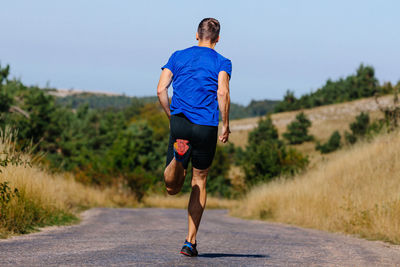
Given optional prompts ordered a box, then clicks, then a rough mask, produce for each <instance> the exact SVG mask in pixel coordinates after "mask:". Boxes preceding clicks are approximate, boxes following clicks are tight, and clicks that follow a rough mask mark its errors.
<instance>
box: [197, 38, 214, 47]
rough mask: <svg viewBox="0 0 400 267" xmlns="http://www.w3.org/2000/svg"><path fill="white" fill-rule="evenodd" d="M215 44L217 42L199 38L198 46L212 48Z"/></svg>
mask: <svg viewBox="0 0 400 267" xmlns="http://www.w3.org/2000/svg"><path fill="white" fill-rule="evenodd" d="M216 44H217V43H211V42H207V41H201V40H200V41H199V44H198V46H202V47H208V48H211V49H214V47H215V45H216Z"/></svg>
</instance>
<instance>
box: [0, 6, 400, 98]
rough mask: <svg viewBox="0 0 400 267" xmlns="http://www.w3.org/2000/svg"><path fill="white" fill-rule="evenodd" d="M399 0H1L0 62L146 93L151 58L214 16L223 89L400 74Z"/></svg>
mask: <svg viewBox="0 0 400 267" xmlns="http://www.w3.org/2000/svg"><path fill="white" fill-rule="evenodd" d="M399 10H400V1H395V0H392V1H391V0H385V1H378V0H376V1H368V0H360V1H358V0H357V1H349V0H347V1H344V0H340V1H338V0H335V1H333V0H332V1H323V0H314V1H308V0H305V1H295V0H293V1H287V0H282V1H252V0H247V1H222V0H219V1H217V0H214V1H166V0H163V1H132V0H130V1H128V0H124V1H121V0H115V1H110V0H109V1H104V0H92V1H89V0H79V1H78V0H68V1H54V0H47V1H44V0H35V1H28V0H25V1H18V0H16V1H3V3H2V4H1V10H0V25H2V30H1V33H0V62H1V64H2V65H5V64H10V65H11V68H12V76H16V77H19V78H21V79H22V81H23V82H24V83H26V84H35V85H39V86H44V85H45V84H46V82H48V81H49V82H50V85H51V86H53V87H56V88H64V89H69V88H75V89H84V90H88V91H90V90H94V91H109V92H116V93H122V92H124V93H126V94H127V95H136V96H144V95H154V94H155V90H156V85H157V82H158V78H159V74H160V67H161V66H162V65H163V64H164V63H165V62H166V61H167V59H168V57H169V56H170V54H171V53H172V52H173V51H175V50H178V49H183V48H186V47H189V46H192V45H196V40H195V32H196V29H197V25H198V23H199V22H200V20H201V19H202V18H204V17H215V18H217V19H218V20H219V21H220V22H221V40H220V43H219V44H218V45H217V47H216V50H217V51H218V52H220V53H221V54H222V55H224V56H225V57H228V58H230V59H231V60H232V64H233V73H232V80H231V97H232V100H233V101H234V102H238V103H242V104H247V103H248V102H249V101H250V100H251V99H265V98H269V99H281V98H282V96H283V95H284V93H285V91H286V90H287V89H291V90H294V91H295V93H296V95H298V96H299V95H301V94H303V93H306V92H309V91H310V90H315V89H317V88H318V87H320V86H321V85H323V84H324V83H325V81H326V80H327V79H328V78H332V79H337V78H339V77H344V76H346V75H348V74H350V73H353V72H354V71H355V69H356V68H357V67H358V66H359V64H360V63H361V62H363V63H365V64H371V65H373V66H374V67H375V70H376V75H377V77H378V79H379V80H380V81H381V82H382V81H392V82H397V81H398V80H399V79H400V72H399V69H400V68H399V67H400V34H399V31H400V30H399V29H400V20H399Z"/></svg>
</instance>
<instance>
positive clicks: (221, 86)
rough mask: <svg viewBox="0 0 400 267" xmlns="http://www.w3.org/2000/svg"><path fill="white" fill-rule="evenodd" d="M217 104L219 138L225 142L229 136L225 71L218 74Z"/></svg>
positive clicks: (227, 92) (228, 98)
mask: <svg viewBox="0 0 400 267" xmlns="http://www.w3.org/2000/svg"><path fill="white" fill-rule="evenodd" d="M217 94H218V106H219V110H220V112H221V117H222V134H221V135H220V136H219V140H220V141H221V142H222V143H226V142H227V141H228V138H229V133H230V130H229V108H230V105H231V99H230V96H229V75H228V73H226V72H225V71H221V72H220V73H219V74H218V92H217Z"/></svg>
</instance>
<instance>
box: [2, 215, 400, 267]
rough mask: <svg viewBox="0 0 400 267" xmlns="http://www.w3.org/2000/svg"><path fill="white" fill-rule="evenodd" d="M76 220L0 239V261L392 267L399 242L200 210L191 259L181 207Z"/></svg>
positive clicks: (30, 263)
mask: <svg viewBox="0 0 400 267" xmlns="http://www.w3.org/2000/svg"><path fill="white" fill-rule="evenodd" d="M82 217H83V220H82V222H81V223H80V224H79V225H74V226H64V227H50V228H45V229H44V230H43V231H41V232H39V233H35V234H30V235H25V236H18V237H13V238H11V239H8V240H1V241H0V266H49V265H50V266H149V265H158V266H160V265H161V266H210V265H211V266H219V265H221V266H396V265H397V266H399V265H400V248H399V246H393V245H388V244H385V243H383V242H377V241H367V240H363V239H357V238H354V237H349V236H344V235H339V234H330V233H325V232H322V231H317V230H310V229H302V228H298V227H292V226H287V225H282V224H276V223H266V222H260V221H248V220H242V219H238V218H233V217H230V216H228V215H227V212H226V211H223V210H206V211H205V213H204V216H203V221H202V224H201V226H200V233H199V236H198V250H199V257H197V258H189V257H185V256H183V255H180V254H179V251H180V248H181V246H182V244H183V242H184V238H185V235H186V212H185V211H184V210H175V209H103V208H96V209H91V210H88V211H86V212H84V213H83V214H82Z"/></svg>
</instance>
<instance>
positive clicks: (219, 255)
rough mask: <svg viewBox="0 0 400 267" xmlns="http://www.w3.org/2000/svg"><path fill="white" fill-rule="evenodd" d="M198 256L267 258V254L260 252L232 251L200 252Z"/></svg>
mask: <svg viewBox="0 0 400 267" xmlns="http://www.w3.org/2000/svg"><path fill="white" fill-rule="evenodd" d="M198 257H202V258H224V257H227V258H229V257H231V258H269V255H262V254H232V253H202V254H199V255H198Z"/></svg>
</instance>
